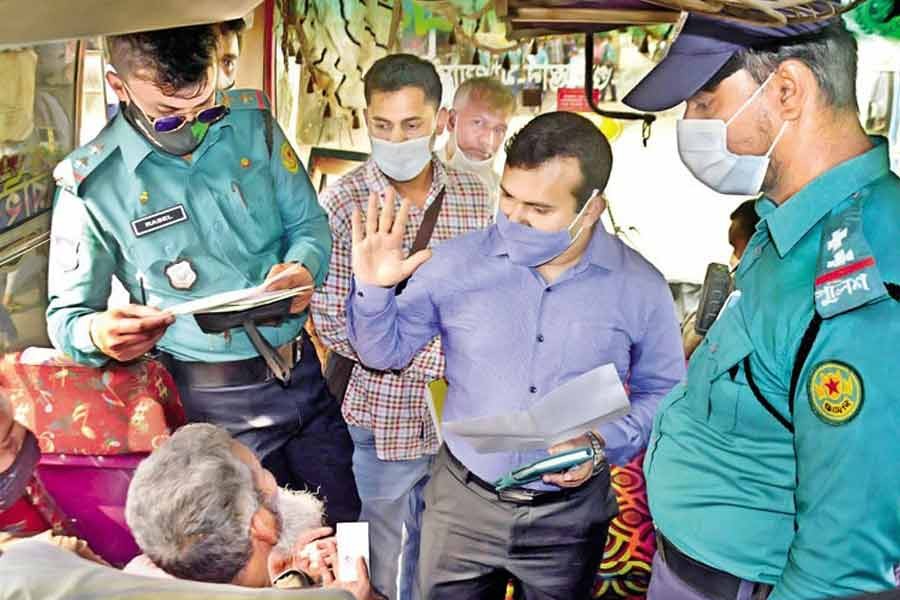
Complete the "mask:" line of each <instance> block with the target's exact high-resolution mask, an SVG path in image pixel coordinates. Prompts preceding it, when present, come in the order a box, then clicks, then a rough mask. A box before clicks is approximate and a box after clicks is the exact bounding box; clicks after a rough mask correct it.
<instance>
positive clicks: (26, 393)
mask: <svg viewBox="0 0 900 600" xmlns="http://www.w3.org/2000/svg"><path fill="white" fill-rule="evenodd" d="M0 389H3V390H4V391H5V393H6V394H7V396H8V397H9V399H10V401H11V402H12V405H13V407H14V410H15V416H16V419H17V420H18V421H20V422H21V423H22V424H23V425H25V426H26V427H28V428H29V429H30V430H31V431H33V432H34V434H35V435H36V436H37V438H38V440H39V442H40V445H41V461H40V463H39V465H38V468H37V473H36V480H37V483H39V484H40V485H41V486H43V488H44V489H46V491H47V495H48V496H49V500H50V502H49V503H50V504H54V505H55V506H54V510H53V512H55V514H57V515H62V517H61V518H53V517H50V518H47V519H46V520H47V521H48V522H49V523H51V524H53V525H54V528H56V529H61V530H62V531H63V532H65V533H67V534H68V535H75V536H77V537H80V538H82V539H84V540H86V541H87V542H88V543H89V544H90V546H91V548H92V549H93V550H94V551H95V552H96V553H97V554H99V555H100V556H102V557H103V558H104V559H106V560H107V561H109V562H110V563H111V564H113V565H123V564H125V563H126V562H128V561H129V560H131V559H132V558H133V557H134V556H136V555H137V554H138V553H139V551H138V548H137V546H136V545H135V543H134V540H133V538H132V537H131V534H130V532H129V531H128V527H127V525H126V523H125V517H124V513H125V498H126V496H127V492H128V484H129V483H130V481H131V475H132V473H133V472H134V469H135V468H136V467H137V465H138V463H139V462H140V461H141V460H142V459H143V458H144V457H145V456H146V455H147V454H148V453H149V452H150V451H152V450H153V448H155V447H157V446H158V445H159V444H160V443H161V442H162V441H163V440H164V439H166V438H167V437H168V436H169V434H170V433H171V431H173V430H174V429H175V428H177V427H178V426H180V425H181V424H183V423H184V420H185V419H184V411H183V409H182V407H181V402H180V400H179V397H178V392H177V390H176V388H175V383H174V381H173V380H172V377H171V375H169V373H168V371H166V370H165V368H164V367H163V366H162V365H161V364H160V363H158V362H156V361H153V360H140V361H136V362H133V363H129V364H117V363H116V364H111V365H109V366H106V367H103V368H93V367H85V366H81V365H77V364H74V363H72V362H70V361H67V360H65V359H64V358H62V357H60V356H59V355H58V354H57V353H55V352H54V351H50V350H46V349H33V348H29V349H27V350H25V351H24V352H22V353H17V354H10V355H6V356H5V357H4V358H3V360H2V361H0ZM36 487H39V486H35V485H32V486H30V489H29V500H31V501H32V503H33V504H35V505H38V508H39V509H40V508H41V505H46V504H47V503H48V502H47V499H44V500H42V499H41V498H40V497H39V496H38V495H37V494H32V493H31V492H32V491H34V490H33V488H36ZM42 512H44V513H46V512H47V511H46V510H43V511H42Z"/></svg>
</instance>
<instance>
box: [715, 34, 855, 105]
mask: <svg viewBox="0 0 900 600" xmlns="http://www.w3.org/2000/svg"><path fill="white" fill-rule="evenodd" d="M787 60H799V61H801V62H802V63H803V64H805V65H806V66H807V67H808V68H809V70H810V71H812V73H813V76H814V77H815V79H816V83H817V84H818V86H819V93H820V94H821V97H822V100H824V102H825V104H826V105H827V106H830V107H832V108H834V109H837V110H853V111H858V110H859V109H858V105H857V100H856V68H857V46H856V38H854V37H853V34H851V33H850V32H849V31H847V28H846V27H845V26H844V24H843V22H842V21H840V20H838V21H836V22H834V23H832V24H831V25H828V26H827V27H825V28H824V29H822V30H821V31H819V32H816V33H815V34H811V35H808V36H804V37H801V38H798V39H793V40H791V41H790V42H787V43H782V44H776V45H772V46H766V47H763V48H755V49H747V50H743V51H741V52H739V53H737V54H735V55H734V57H732V59H731V60H729V61H728V62H727V63H726V64H725V66H724V67H722V69H721V70H720V71H719V72H718V73H716V75H715V76H713V78H712V79H711V80H710V81H709V82H708V83H707V84H706V85H705V86H704V87H703V89H704V90H708V89H711V88H714V87H715V86H716V85H718V84H719V83H720V82H721V81H722V80H723V79H725V78H726V77H729V76H730V75H732V74H733V73H736V72H737V71H739V70H741V69H746V70H747V71H748V72H749V73H750V76H751V77H753V80H754V81H756V83H759V84H762V82H763V81H765V80H766V78H767V77H768V76H769V75H771V74H772V73H774V72H775V70H776V69H777V68H778V66H779V65H780V64H781V63H783V62H785V61H787Z"/></svg>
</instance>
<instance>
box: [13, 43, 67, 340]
mask: <svg viewBox="0 0 900 600" xmlns="http://www.w3.org/2000/svg"><path fill="white" fill-rule="evenodd" d="M76 50H77V42H74V41H73V42H59V43H49V44H40V45H37V46H31V47H25V48H19V49H12V50H5V51H2V52H0V72H2V74H3V80H4V86H3V88H2V89H0V352H13V351H18V350H22V349H24V348H25V347H27V346H35V345H37V346H46V345H49V341H48V339H47V326H46V322H45V319H44V313H45V311H46V308H47V256H48V250H49V243H48V242H49V240H50V208H51V204H52V201H53V192H54V183H53V177H52V172H53V167H54V166H55V165H56V163H57V162H59V161H60V160H61V159H62V158H63V157H64V156H65V155H66V154H68V153H69V152H71V151H72V149H73V146H74V144H75V79H76V70H77V69H76V65H77V61H76V55H77V52H76Z"/></svg>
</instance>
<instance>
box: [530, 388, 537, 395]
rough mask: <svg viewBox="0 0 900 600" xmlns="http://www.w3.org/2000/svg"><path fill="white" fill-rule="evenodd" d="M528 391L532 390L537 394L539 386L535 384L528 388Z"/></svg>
mask: <svg viewBox="0 0 900 600" xmlns="http://www.w3.org/2000/svg"><path fill="white" fill-rule="evenodd" d="M528 391H529V392H531V393H532V394H536V393H537V388H536V387H535V386H531V387H530V388H528Z"/></svg>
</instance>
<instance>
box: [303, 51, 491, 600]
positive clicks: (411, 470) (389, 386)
mask: <svg viewBox="0 0 900 600" xmlns="http://www.w3.org/2000/svg"><path fill="white" fill-rule="evenodd" d="M365 95H366V103H367V105H368V108H367V111H366V123H367V125H368V130H369V136H370V139H371V142H372V156H371V158H370V159H369V160H368V161H367V162H366V163H365V164H364V165H362V166H361V167H359V168H358V169H356V170H355V171H353V172H352V173H349V174H348V175H346V176H344V177H342V178H341V179H339V180H338V181H337V182H336V183H335V184H334V185H332V186H330V187H329V188H328V189H327V190H325V192H324V193H323V194H322V195H321V197H320V198H319V203H320V204H321V205H322V207H323V208H324V209H325V211H326V212H327V213H328V220H329V223H330V225H331V231H332V235H333V237H334V247H333V251H332V255H331V266H330V269H329V273H328V277H327V279H326V281H325V285H324V289H322V290H320V291H318V292H317V293H316V294H315V295H314V297H313V300H312V317H313V322H314V324H315V327H316V331H317V332H318V334H319V336H320V337H321V340H322V342H323V343H324V344H325V346H327V347H328V349H329V350H330V351H331V352H332V353H337V354H339V355H342V356H344V357H347V358H351V359H353V360H354V361H357V360H358V359H357V357H356V353H355V352H354V350H353V348H352V347H351V345H350V343H349V342H348V341H347V331H346V311H345V300H346V298H347V294H348V293H349V291H350V281H351V276H352V273H351V265H350V248H351V236H350V218H351V214H352V212H353V209H354V208H359V209H360V210H361V211H365V208H366V206H367V204H368V199H369V194H370V193H376V194H379V196H380V197H383V194H384V192H385V191H386V190H387V189H388V187H389V186H392V187H393V188H394V189H395V190H396V191H397V192H398V197H397V199H396V202H397V205H398V206H399V203H400V199H401V198H406V199H408V200H409V201H410V203H411V208H410V215H409V222H408V224H407V226H406V231H405V234H404V239H403V245H404V250H405V251H406V252H409V250H410V249H411V248H412V245H413V241H414V240H415V238H416V233H417V232H418V230H419V226H420V225H421V224H422V221H423V219H424V216H425V211H426V210H427V209H428V208H429V206H431V205H432V203H433V202H435V201H436V200H437V199H438V197H441V196H442V198H441V202H442V204H441V207H440V212H439V215H438V218H437V222H436V224H435V226H434V231H433V234H432V236H431V243H430V245H431V246H434V245H435V244H439V243H440V242H442V241H444V240H447V239H450V238H453V237H456V236H458V235H461V234H463V233H466V232H469V231H472V230H475V229H480V228H483V227H485V226H487V225H488V224H489V222H490V221H491V219H492V217H491V215H492V210H491V200H490V194H489V192H488V190H487V189H486V188H485V187H484V185H483V184H482V183H481V181H480V180H479V179H478V178H477V177H476V176H475V175H472V174H468V173H463V172H462V171H456V170H453V169H450V168H448V167H446V166H444V165H443V164H442V163H441V162H440V161H439V160H438V159H437V158H435V157H434V156H433V154H432V149H433V144H434V138H435V135H436V132H437V131H440V130H442V129H443V125H444V122H445V121H446V118H447V117H446V114H445V113H444V111H442V110H440V109H439V106H440V100H441V82H440V79H439V77H438V74H437V71H436V70H435V68H434V66H433V65H432V64H431V63H429V62H426V61H424V60H421V59H419V58H417V57H415V56H412V55H408V54H394V55H390V56H387V57H385V58H382V59H380V60H379V61H377V62H375V63H374V64H373V65H372V68H371V69H370V70H369V71H368V73H367V74H366V76H365ZM443 370H444V359H443V354H442V352H441V346H440V339H439V338H434V339H433V340H432V341H431V343H429V344H428V345H427V346H426V347H425V348H424V349H423V350H421V351H420V352H419V353H418V354H417V355H416V356H415V357H414V358H413V360H412V362H411V363H410V364H409V365H408V366H407V367H406V368H405V369H403V370H402V371H396V372H393V371H392V372H377V371H372V370H368V369H366V368H364V367H362V366H361V365H359V364H358V362H357V363H356V364H354V365H353V371H352V375H351V377H350V380H349V383H348V385H347V391H346V395H345V398H344V404H343V413H344V418H345V419H346V420H347V423H348V425H349V427H350V434H351V437H352V438H353V442H354V446H355V449H354V454H353V472H354V476H355V478H356V482H357V486H358V488H359V495H360V498H361V499H362V513H361V515H360V520H361V521H368V522H369V532H370V538H371V539H370V543H371V546H372V548H377V549H378V552H376V553H373V554H372V557H371V558H372V560H371V562H372V564H371V565H370V569H371V577H372V582H373V583H374V584H375V586H376V587H377V588H378V589H380V590H381V591H382V592H383V593H385V594H387V596H388V597H389V598H391V599H396V598H401V599H404V600H406V599H407V598H411V597H413V596H412V594H413V590H414V587H415V586H414V581H415V565H416V562H417V558H418V545H419V543H418V542H419V540H418V524H417V523H418V518H419V513H420V512H421V504H422V501H421V490H422V488H423V487H424V485H425V482H426V480H427V478H428V472H429V468H430V464H431V460H432V456H433V455H434V454H435V453H436V452H437V450H438V445H439V444H438V438H437V433H436V431H435V428H434V425H433V423H432V421H431V418H430V416H429V409H428V406H427V404H426V401H425V391H426V386H427V385H428V383H429V382H430V381H432V380H434V379H438V378H440V377H442V376H443ZM398 573H399V577H398Z"/></svg>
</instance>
